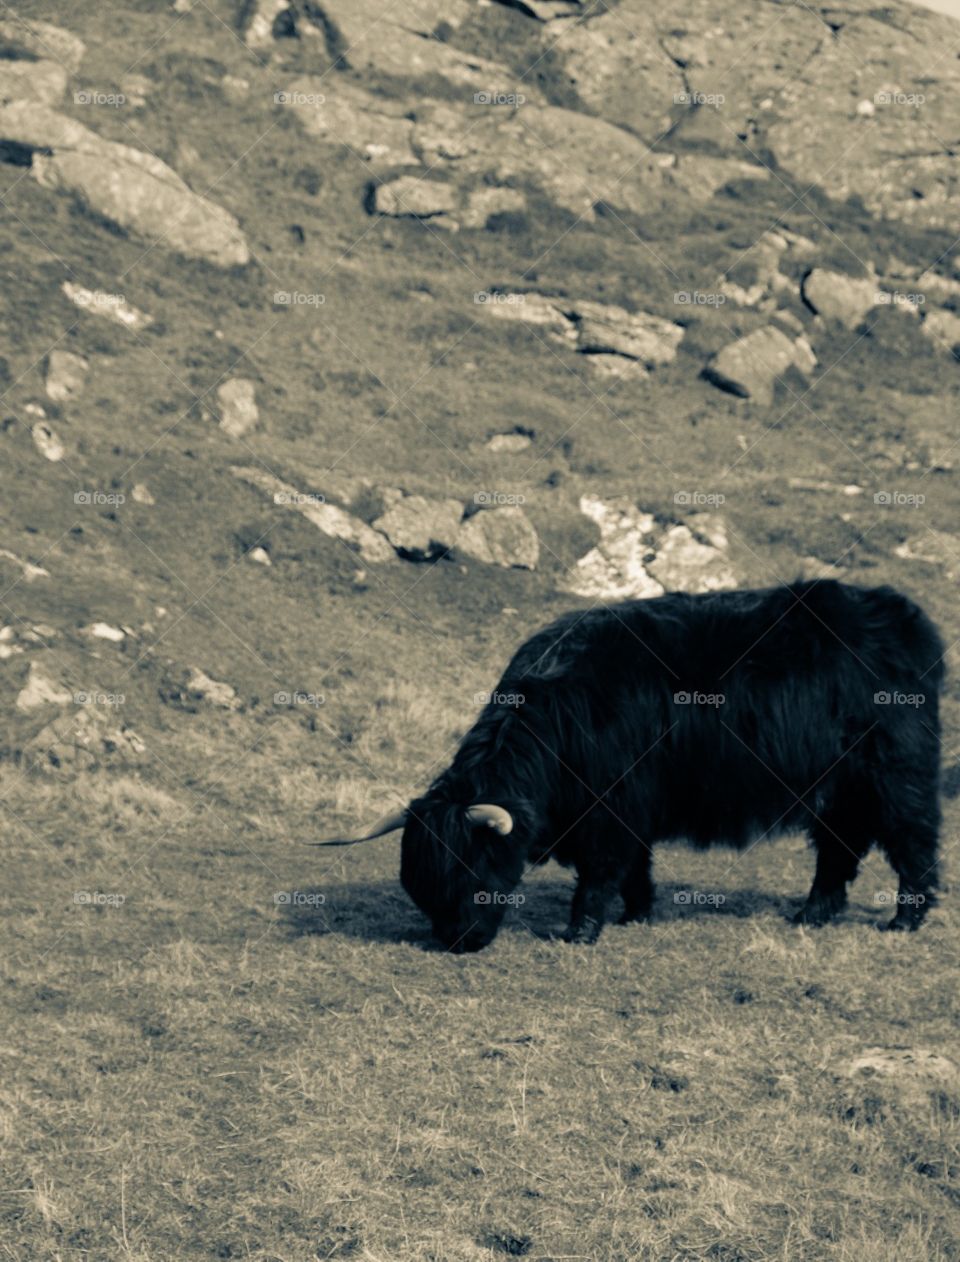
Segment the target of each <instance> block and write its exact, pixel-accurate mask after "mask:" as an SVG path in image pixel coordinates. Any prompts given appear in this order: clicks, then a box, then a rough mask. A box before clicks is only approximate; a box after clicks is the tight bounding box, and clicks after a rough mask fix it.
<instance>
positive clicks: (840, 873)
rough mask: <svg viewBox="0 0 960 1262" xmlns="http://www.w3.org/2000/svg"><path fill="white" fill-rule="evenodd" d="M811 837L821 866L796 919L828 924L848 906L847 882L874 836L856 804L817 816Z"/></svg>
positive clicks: (818, 863) (808, 922) (807, 923)
mask: <svg viewBox="0 0 960 1262" xmlns="http://www.w3.org/2000/svg"><path fill="white" fill-rule="evenodd" d="M810 838H811V840H812V841H813V844H814V846H815V847H816V850H817V870H816V873H815V875H814V878H813V885H812V886H811V887H810V893H809V894H808V895H807V901H806V902H805V903H804V905H803V906H802V907H801V908H800V910H799V911H798V912H797V914H796V915H795V916H794V918H793V923H794V924H796V925H810V926H817V925H825V924H826V923H827V921H828V920H832V919H833V917H834V916H836V915H837V914H838V912H841V911H843V909H844V908H845V907H846V905H847V886H848V885H849V883H850V882H851V881H852V880H853V879H854V878H855V877H856V875H857V870H858V868H859V867H860V860H861V859H862V858H863V856H864V855H865V854H866V853H867V851H868V850H869V849H870V843H871V840H872V839H871V836H870V832H869V825H868V824H867V821H866V820H865V819H864V818H863V815H862V813H860V812H858V811H857V810H856V808H855V807H854V806H852V805H851V806H850V807H848V808H846V809H842V810H835V811H831V812H830V813H829V814H828V815H825V816H824V817H823V818H822V819H817V820H815V821H814V823H813V824H812V826H811V828H810Z"/></svg>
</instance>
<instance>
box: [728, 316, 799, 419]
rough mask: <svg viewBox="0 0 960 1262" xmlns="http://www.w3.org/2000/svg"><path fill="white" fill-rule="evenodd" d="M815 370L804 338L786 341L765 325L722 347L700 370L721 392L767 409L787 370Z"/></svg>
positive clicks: (786, 337) (781, 332) (780, 333)
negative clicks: (737, 396) (778, 383)
mask: <svg viewBox="0 0 960 1262" xmlns="http://www.w3.org/2000/svg"><path fill="white" fill-rule="evenodd" d="M815 366H816V357H815V356H814V354H813V351H812V349H811V347H810V344H809V342H807V340H806V338H804V337H798V338H790V337H788V336H787V334H786V333H784V332H783V331H782V329H779V328H776V327H774V326H773V325H767V326H765V327H764V328H760V329H755V330H754V331H753V332H752V333H748V334H747V335H746V337H742V338H740V339H739V340H738V341H736V342H731V343H729V345H727V346H725V347H724V348H723V350H721V351H720V352H719V354H717V355H715V356H714V358H713V359H712V360H711V361H710V363H709V364H708V365H707V367H706V368H705V369H704V376H705V377H706V378H707V379H708V380H709V381H712V382H713V384H714V385H717V386H719V387H720V388H721V389H722V390H727V391H729V392H730V393H731V394H736V395H740V396H741V398H746V399H755V400H756V401H757V402H758V403H760V404H765V405H769V404H770V403H772V402H773V389H774V385H775V384H776V382H777V381H779V380H780V378H781V377H782V376H783V375H784V373H786V372H787V371H788V370H789V369H791V368H795V369H797V370H798V371H799V372H801V373H809V372H811V371H812V370H813V369H814V367H815Z"/></svg>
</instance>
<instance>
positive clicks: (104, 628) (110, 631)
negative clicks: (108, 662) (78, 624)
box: [83, 622, 126, 644]
mask: <svg viewBox="0 0 960 1262" xmlns="http://www.w3.org/2000/svg"><path fill="white" fill-rule="evenodd" d="M83 630H84V634H85V635H92V636H95V637H96V638H97V639H99V640H112V641H113V643H114V644H119V643H120V641H121V640H124V639H126V635H125V633H124V632H123V631H121V630H120V628H119V627H112V626H111V625H110V624H109V622H92V623H91V624H90V626H89V627H84V628H83Z"/></svg>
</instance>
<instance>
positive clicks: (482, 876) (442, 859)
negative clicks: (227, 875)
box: [314, 796, 525, 954]
mask: <svg viewBox="0 0 960 1262" xmlns="http://www.w3.org/2000/svg"><path fill="white" fill-rule="evenodd" d="M401 828H402V829H403V838H402V840H401V845H400V880H401V882H402V883H403V888H404V889H405V890H406V891H407V893H408V894H409V895H410V897H411V898H412V899H413V901H414V902H415V903H416V904H417V906H418V907H419V908H420V910H421V911H422V912H424V914H425V915H426V916H428V917H429V919H430V922H431V924H432V926H433V932H434V934H435V935H436V936H437V937H438V938H439V939H440V941H441V942H442V943H443V944H444V946H446V947H447V948H448V949H449V950H450V951H454V952H456V953H458V954H459V953H460V952H463V951H479V950H480V949H481V948H482V947H485V946H487V945H488V943H490V942H492V941H493V939H494V938H495V937H496V934H497V930H498V929H499V928H500V923H501V921H502V920H503V917H504V914H505V912H506V910H507V907H508V906H509V900H510V895H511V894H512V893H513V890H514V889H515V888H516V886H517V884H518V882H519V881H520V878H521V876H522V875H523V869H524V862H525V847H524V846H523V845H522V843H518V839H517V838H516V837H515V836H511V834H512V833H513V831H514V819H513V816H512V815H511V813H510V811H508V810H507V809H506V808H505V807H503V806H496V805H493V804H490V803H473V804H466V805H464V804H462V803H454V802H450V801H449V800H446V799H440V798H437V797H431V796H427V797H423V798H418V799H416V800H415V801H413V802H411V803H410V805H409V806H408V807H407V808H406V810H404V811H400V812H398V813H397V814H394V815H389V816H387V817H386V818H385V819H383V820H381V821H380V822H379V823H378V824H375V825H374V827H373V828H372V829H371V830H370V831H369V832H368V833H366V834H364V836H362V837H356V838H352V839H350V840H349V841H344V842H327V843H322V842H321V843H319V844H321V845H323V844H327V845H352V844H354V843H355V842H359V841H371V840H372V839H373V838H374V837H381V836H383V835H384V834H385V833H388V832H393V831H396V830H399V829H401ZM314 844H318V843H314Z"/></svg>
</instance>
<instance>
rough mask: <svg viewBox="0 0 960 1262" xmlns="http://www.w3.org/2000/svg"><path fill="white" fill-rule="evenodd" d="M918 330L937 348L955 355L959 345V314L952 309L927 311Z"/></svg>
mask: <svg viewBox="0 0 960 1262" xmlns="http://www.w3.org/2000/svg"><path fill="white" fill-rule="evenodd" d="M920 332H921V333H922V334H923V335H924V337H926V338H927V339H928V340H929V341H931V342H932V343H933V344H934V346H936V347H937V348H938V349H939V350H941V351H945V352H946V353H947V354H953V355H957V348H958V347H960V316H958V315H954V313H953V312H952V311H940V310H934V311H927V312H926V313H925V315H924V317H923V323H922V324H921V325H920Z"/></svg>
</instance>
